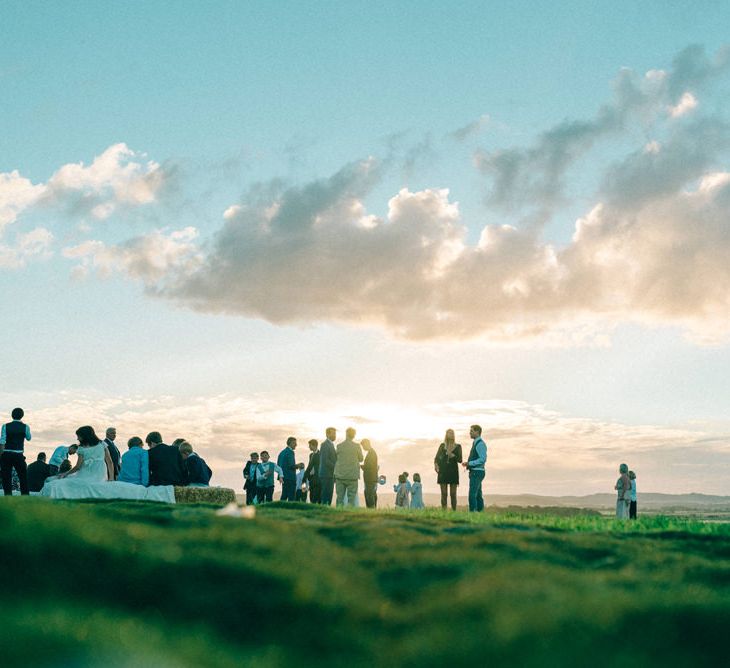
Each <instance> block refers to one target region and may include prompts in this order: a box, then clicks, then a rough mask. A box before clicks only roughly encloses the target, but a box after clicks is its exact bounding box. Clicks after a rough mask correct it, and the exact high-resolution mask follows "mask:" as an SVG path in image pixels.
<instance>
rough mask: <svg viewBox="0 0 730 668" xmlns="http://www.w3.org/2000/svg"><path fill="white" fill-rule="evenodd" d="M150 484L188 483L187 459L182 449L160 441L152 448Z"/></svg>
mask: <svg viewBox="0 0 730 668" xmlns="http://www.w3.org/2000/svg"><path fill="white" fill-rule="evenodd" d="M149 455H150V485H187V484H188V479H187V478H188V476H187V470H186V467H185V461H184V460H183V458H182V455H181V454H180V451H179V450H178V449H177V448H176V447H174V446H172V445H165V444H164V443H160V444H159V445H156V446H155V447H154V448H150V450H149Z"/></svg>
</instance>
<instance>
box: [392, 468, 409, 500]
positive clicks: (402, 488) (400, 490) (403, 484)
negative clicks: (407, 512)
mask: <svg viewBox="0 0 730 668" xmlns="http://www.w3.org/2000/svg"><path fill="white" fill-rule="evenodd" d="M393 491H394V492H395V507H396V508H408V507H409V506H410V505H411V503H410V496H411V485H410V483H409V482H408V478H407V477H406V474H405V473H401V474H400V475H399V476H398V484H397V485H393Z"/></svg>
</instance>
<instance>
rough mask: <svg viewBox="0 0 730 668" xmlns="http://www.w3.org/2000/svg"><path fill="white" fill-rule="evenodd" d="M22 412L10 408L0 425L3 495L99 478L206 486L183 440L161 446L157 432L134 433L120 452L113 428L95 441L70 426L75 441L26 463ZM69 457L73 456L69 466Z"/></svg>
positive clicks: (90, 432) (206, 470)
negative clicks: (10, 419)
mask: <svg viewBox="0 0 730 668" xmlns="http://www.w3.org/2000/svg"><path fill="white" fill-rule="evenodd" d="M24 415H25V413H24V411H23V409H22V408H15V409H14V410H13V411H12V414H11V417H12V421H11V422H8V423H6V424H4V425H3V426H2V432H1V433H0V476H1V477H2V486H3V492H4V494H5V495H6V496H8V495H11V494H12V493H13V490H14V488H15V489H17V490H18V491H19V492H20V494H29V493H31V492H33V493H47V495H52V493H53V492H54V491H55V492H57V491H58V490H59V489H62V488H64V487H72V486H78V485H80V484H83V485H88V484H90V483H91V484H93V483H97V482H104V481H106V482H118V483H124V484H127V485H140V486H144V487H150V486H167V485H172V486H196V487H206V486H208V484H209V482H210V478H211V476H212V474H213V472H212V471H211V469H210V467H209V466H208V465H207V464H206V462H205V460H204V459H203V458H202V457H200V456H199V455H198V454H197V453H196V452H195V451H194V449H193V446H192V445H191V444H190V443H189V442H188V441H187V440H186V439H184V438H179V439H176V440H175V441H174V442H173V444H172V445H167V444H165V443H163V441H162V436H161V435H160V433H159V432H157V431H152V432H150V433H149V434H147V437H146V438H145V440H144V442H143V441H142V439H141V438H140V437H139V436H133V437H132V438H130V439H129V440H128V441H127V451H126V452H125V453H124V454H123V455H122V454H121V453H120V452H119V448H118V447H117V444H116V442H115V441H116V437H117V431H116V428H115V427H109V428H108V429H107V430H106V434H105V438H104V439H101V438H99V437H98V436H97V435H96V432H95V431H94V428H93V427H91V426H88V425H86V426H83V427H79V428H78V429H77V430H76V438H77V440H78V443H71V444H69V445H59V446H58V447H56V448H55V449H54V450H53V453H52V454H51V457H50V459H48V461H46V459H47V455H46V453H45V452H40V453H38V456H37V459H36V461H34V462H33V463H32V464H30V465H26V461H25V452H24V450H25V443H26V442H27V441H30V440H31V439H32V434H31V431H30V427H29V426H28V425H27V424H25V423H24V422H23V417H24ZM145 444H146V445H147V448H145V447H144V446H145ZM70 455H75V456H76V462H75V464H73V465H72V464H71V461H70V460H69V456H70Z"/></svg>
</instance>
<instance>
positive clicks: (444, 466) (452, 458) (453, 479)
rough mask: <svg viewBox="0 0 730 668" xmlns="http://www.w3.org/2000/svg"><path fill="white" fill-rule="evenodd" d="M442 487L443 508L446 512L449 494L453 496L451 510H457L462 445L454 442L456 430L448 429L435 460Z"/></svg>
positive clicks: (439, 482)
mask: <svg viewBox="0 0 730 668" xmlns="http://www.w3.org/2000/svg"><path fill="white" fill-rule="evenodd" d="M433 463H434V465H435V466H436V473H437V474H438V484H439V485H440V486H441V508H443V509H444V510H446V498H447V494H448V495H450V496H451V510H456V488H457V487H458V486H459V464H460V463H461V445H459V444H458V443H456V441H455V440H454V430H453V429H447V430H446V436H445V438H444V442H443V443H442V444H441V445H439V449H438V452H437V453H436V458H435V459H434V460H433Z"/></svg>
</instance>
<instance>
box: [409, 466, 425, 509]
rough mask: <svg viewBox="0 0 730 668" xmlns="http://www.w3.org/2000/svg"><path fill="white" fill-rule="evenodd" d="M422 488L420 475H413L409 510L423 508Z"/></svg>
mask: <svg viewBox="0 0 730 668" xmlns="http://www.w3.org/2000/svg"><path fill="white" fill-rule="evenodd" d="M423 507H424V505H423V487H422V485H421V474H420V473H414V474H413V484H412V485H411V508H423Z"/></svg>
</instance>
